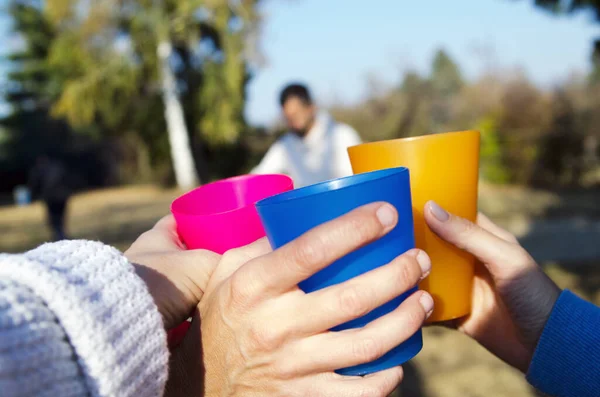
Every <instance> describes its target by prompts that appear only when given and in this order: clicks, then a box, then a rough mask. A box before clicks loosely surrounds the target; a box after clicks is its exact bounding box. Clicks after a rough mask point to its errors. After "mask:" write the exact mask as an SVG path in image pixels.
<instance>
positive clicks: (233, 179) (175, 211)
mask: <svg viewBox="0 0 600 397" xmlns="http://www.w3.org/2000/svg"><path fill="white" fill-rule="evenodd" d="M267 177H268V178H273V177H276V178H278V179H282V180H285V181H286V182H287V184H286V185H285V187H286V189H287V188H290V187H291V188H293V187H294V181H293V179H292V178H291V177H290V176H288V175H285V174H245V175H237V176H232V177H230V178H225V179H220V180H218V181H214V182H210V183H207V184H205V185H201V186H198V187H196V188H194V189H192V190H190V191H188V192H186V193H184V194H182V195H181V196H179V197H177V198H176V199H174V200H173V201H172V202H171V208H170V210H171V213H172V214H173V215H174V216H175V215H176V214H177V216H188V217H203V218H206V217H213V216H220V215H226V214H229V213H233V212H236V211H241V210H244V209H246V208H249V207H250V208H253V207H254V205H255V204H256V203H248V204H246V205H241V206H239V207H236V208H232V209H229V210H226V211H219V212H212V213H206V214H199V213H193V212H189V211H181V210H179V209H176V208H175V207H176V206H177V203H178V202H180V201H181V200H182V199H184V198H186V197H188V196H189V195H190V194H192V193H194V192H196V191H197V190H200V189H203V188H206V187H207V186H214V185H218V184H223V183H231V182H238V181H243V180H248V179H263V178H267ZM282 185H283V184H282ZM284 192H285V191H284ZM263 200H264V199H263Z"/></svg>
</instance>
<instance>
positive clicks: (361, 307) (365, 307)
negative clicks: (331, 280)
mask: <svg viewBox="0 0 600 397" xmlns="http://www.w3.org/2000/svg"><path fill="white" fill-rule="evenodd" d="M369 295H370V294H369V292H367V290H366V289H364V288H360V287H358V286H356V285H353V286H349V287H345V288H343V289H342V290H341V291H340V293H339V295H338V307H339V309H340V310H341V311H342V312H343V313H346V314H347V315H348V316H351V317H353V318H358V317H362V316H364V315H366V314H367V313H369V311H370V305H369V302H370V301H371V299H370V297H369Z"/></svg>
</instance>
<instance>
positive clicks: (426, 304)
mask: <svg viewBox="0 0 600 397" xmlns="http://www.w3.org/2000/svg"><path fill="white" fill-rule="evenodd" d="M419 303H420V304H421V307H422V308H423V310H425V313H427V318H429V316H431V313H433V298H432V297H431V295H429V294H428V293H427V292H424V293H423V295H421V297H420V298H419Z"/></svg>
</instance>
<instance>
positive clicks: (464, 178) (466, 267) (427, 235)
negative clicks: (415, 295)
mask: <svg viewBox="0 0 600 397" xmlns="http://www.w3.org/2000/svg"><path fill="white" fill-rule="evenodd" d="M479 146H480V134H479V132H478V131H461V132H450V133H445V134H433V135H425V136H420V137H413V138H405V139H395V140H389V141H381V142H373V143H365V144H362V145H358V146H353V147H350V148H348V154H349V155H350V162H351V163H352V169H353V171H354V173H355V174H359V173H363V172H369V171H375V170H380V169H385V168H392V167H407V168H409V170H410V184H411V191H412V202H413V216H414V222H415V239H416V246H417V248H420V249H423V250H425V251H426V252H427V253H428V254H429V256H430V257H431V261H432V263H433V269H432V271H431V274H430V275H429V277H428V278H427V279H425V281H423V283H422V284H421V286H420V287H421V288H422V289H424V290H426V291H428V292H429V293H430V294H431V295H432V296H433V299H434V301H435V309H434V311H433V314H432V315H431V317H430V318H429V320H428V322H430V323H431V322H440V321H446V320H452V319H455V318H459V317H463V316H465V315H467V314H469V313H470V312H471V292H472V288H473V277H474V270H475V258H474V257H473V256H471V255H469V254H467V253H465V252H463V251H461V250H459V249H458V248H456V247H454V246H452V245H450V244H448V243H446V242H445V241H442V240H441V239H440V238H439V237H437V236H436V235H435V234H434V233H433V232H432V231H431V230H429V228H428V227H427V225H426V223H425V219H424V217H423V209H424V206H425V203H427V202H428V201H429V200H434V201H436V202H437V203H438V204H440V205H441V206H442V207H444V208H446V209H447V210H449V211H450V212H452V213H454V214H456V215H459V216H462V217H464V218H467V219H469V220H472V221H475V218H476V217H477V189H478V180H479Z"/></svg>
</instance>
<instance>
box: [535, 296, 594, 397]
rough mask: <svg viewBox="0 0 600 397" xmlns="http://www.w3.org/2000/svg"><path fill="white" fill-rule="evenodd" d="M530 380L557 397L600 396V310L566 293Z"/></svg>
mask: <svg viewBox="0 0 600 397" xmlns="http://www.w3.org/2000/svg"><path fill="white" fill-rule="evenodd" d="M527 380H528V381H529V383H531V385H533V386H534V387H535V388H537V389H538V390H540V391H542V392H544V393H546V394H549V395H551V396H555V397H598V396H600V308H598V307H596V306H594V305H593V304H591V303H589V302H586V301H585V300H583V299H581V298H579V297H577V296H576V295H575V294H573V293H572V292H570V291H568V290H565V291H563V293H562V294H561V295H560V297H559V298H558V300H557V301H556V304H555V306H554V308H553V309H552V313H551V314H550V318H549V319H548V322H547V323H546V326H545V327H544V331H543V333H542V336H541V338H540V341H539V343H538V345H537V348H536V350H535V353H534V355H533V360H532V361H531V364H530V366H529V371H528V373H527Z"/></svg>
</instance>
